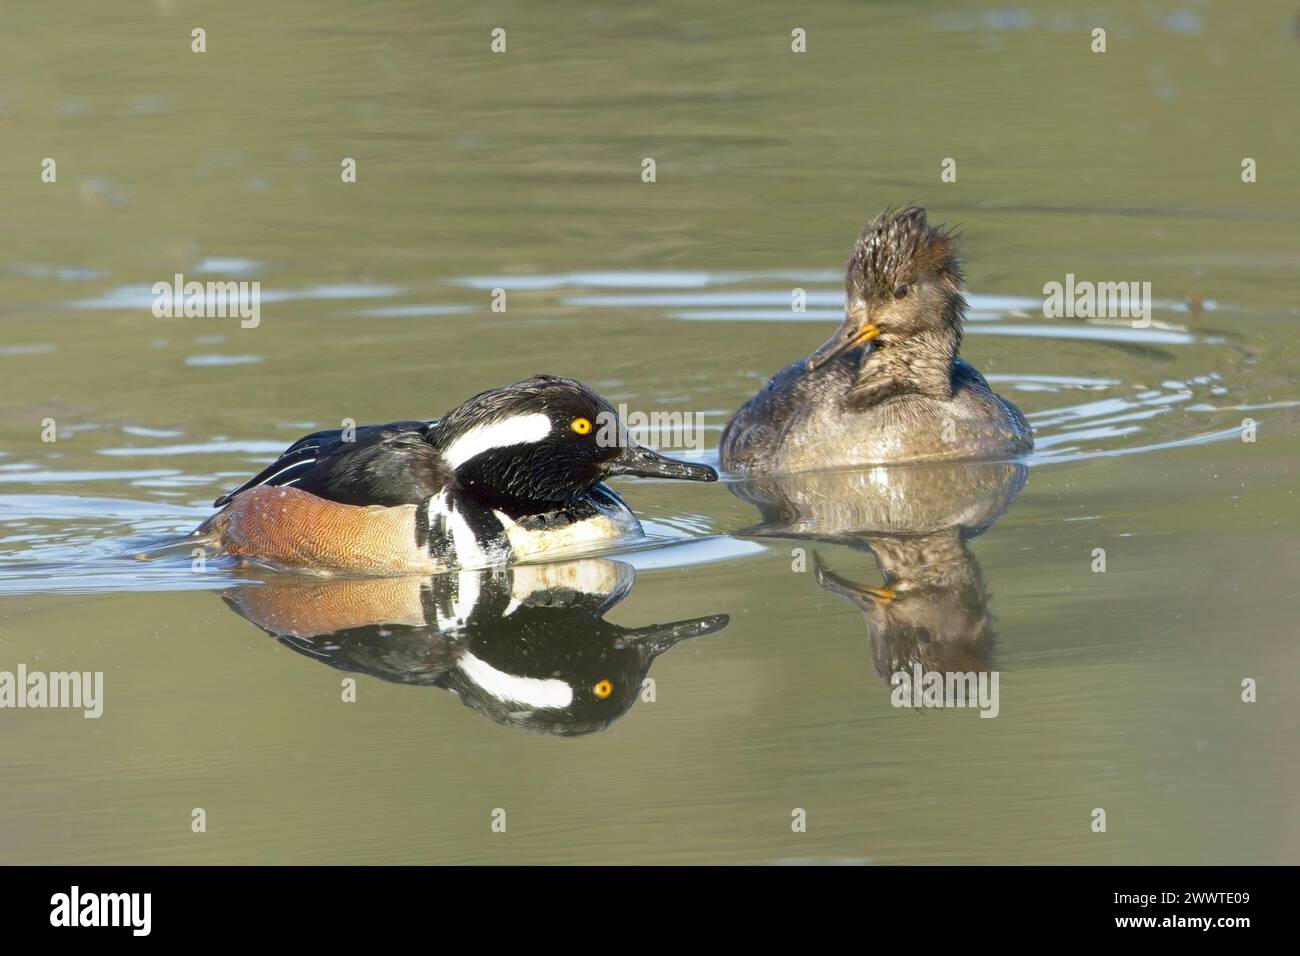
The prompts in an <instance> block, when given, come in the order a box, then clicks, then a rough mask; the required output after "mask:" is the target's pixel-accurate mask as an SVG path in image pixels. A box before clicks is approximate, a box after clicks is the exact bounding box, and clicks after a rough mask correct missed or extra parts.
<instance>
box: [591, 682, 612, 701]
mask: <svg viewBox="0 0 1300 956" xmlns="http://www.w3.org/2000/svg"><path fill="white" fill-rule="evenodd" d="M591 692H592V693H593V694H595V695H596V696H597V697H599V698H600V699H601V700H604V699H605V698H606V697H608V696H609V695H610V694H612V693H614V685H613V684H611V683H610V682H609V681H607V680H603V681H601V682H600V683H598V684H597V685H596V686H595V687H593V688H592V689H591Z"/></svg>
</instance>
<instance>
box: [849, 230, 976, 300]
mask: <svg viewBox="0 0 1300 956" xmlns="http://www.w3.org/2000/svg"><path fill="white" fill-rule="evenodd" d="M957 238H958V236H957V232H956V231H955V230H951V229H947V228H945V227H944V226H931V225H930V224H929V222H927V221H926V217H925V210H924V209H922V208H921V207H919V206H907V207H905V208H903V209H886V210H885V211H884V212H882V213H881V214H880V215H879V216H877V217H876V218H875V220H874V221H872V222H870V223H868V224H867V226H866V228H864V229H863V230H862V233H861V235H859V236H858V241H857V242H856V243H855V244H854V246H853V254H852V255H851V256H850V257H849V264H848V269H847V271H846V274H845V286H846V289H847V291H848V294H849V299H850V301H854V300H856V301H858V302H869V301H872V300H880V299H887V298H889V297H891V296H893V295H894V294H895V290H896V289H898V288H899V286H901V285H904V284H911V283H915V282H916V281H917V280H918V279H919V278H921V277H923V276H928V277H930V278H932V279H940V280H942V281H943V282H944V283H945V284H947V285H948V286H949V287H950V288H951V289H952V291H954V292H957V291H960V289H961V285H962V273H961V264H960V262H959V261H958V259H957Z"/></svg>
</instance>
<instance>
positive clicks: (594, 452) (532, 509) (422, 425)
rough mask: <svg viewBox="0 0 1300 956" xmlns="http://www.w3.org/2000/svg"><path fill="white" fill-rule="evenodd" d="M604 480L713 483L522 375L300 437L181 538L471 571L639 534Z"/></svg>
mask: <svg viewBox="0 0 1300 956" xmlns="http://www.w3.org/2000/svg"><path fill="white" fill-rule="evenodd" d="M612 475H647V476H657V477H662V478H686V479H690V480H692V481H715V480H716V479H717V477H718V476H717V473H716V472H715V471H714V470H713V469H712V468H709V467H708V466H706V465H695V464H688V463H686V462H681V461H675V460H673V459H671V458H665V457H664V456H663V455H659V454H656V453H655V452H653V451H650V450H649V449H648V448H642V447H641V446H640V445H637V444H636V443H635V442H633V441H631V440H630V439H629V437H628V434H627V430H626V428H625V427H624V425H623V424H622V422H620V421H619V419H618V415H617V413H616V412H615V411H614V409H613V408H611V407H610V404H609V403H608V402H607V401H605V399H603V398H601V397H600V395H598V394H597V393H596V392H595V391H593V390H592V389H590V388H588V387H587V386H586V385H583V384H582V383H581V382H575V381H573V380H572V379H566V378H556V377H555V376H551V375H535V376H533V377H532V378H529V379H525V380H524V381H522V382H516V383H515V384H514V385H507V386H505V387H504V388H494V389H490V390H489V391H486V392H482V393H480V394H478V395H475V396H474V397H473V398H471V399H470V400H469V401H467V402H465V404H463V405H461V406H460V407H459V408H456V409H454V410H453V411H451V412H449V413H448V414H447V415H446V417H444V418H442V419H441V420H438V421H433V422H422V421H411V422H394V423H392V424H388V425H369V426H364V427H361V428H356V429H355V430H348V431H345V430H343V429H335V430H333V431H323V432H316V433H315V434H312V435H308V436H306V437H305V438H300V439H299V440H298V441H296V442H294V443H293V444H292V445H290V446H289V448H288V449H287V450H286V451H285V452H284V453H283V454H282V455H281V456H280V457H279V458H278V459H277V460H276V461H275V462H273V463H272V464H271V465H269V466H268V467H267V468H266V469H264V470H263V471H262V472H261V473H260V474H258V475H256V476H254V477H253V478H251V479H250V480H248V481H247V482H245V483H244V484H242V485H240V486H239V487H238V488H236V489H235V490H234V491H231V492H228V493H227V494H224V495H222V496H221V497H220V498H218V499H217V500H216V502H215V503H214V504H215V506H216V507H218V508H223V510H222V511H220V512H218V513H217V514H215V515H213V516H212V517H211V518H209V519H208V520H207V521H205V522H204V523H203V524H202V525H200V527H199V528H198V530H196V531H195V532H194V535H193V537H197V538H201V539H204V540H206V541H209V542H211V543H213V544H215V545H216V546H217V547H218V548H219V549H220V550H221V551H222V552H223V553H225V554H228V555H231V556H234V557H239V558H244V559H246V560H250V561H255V562H259V563H263V564H269V565H273V566H287V567H305V568H314V569H320V570H329V571H357V572H364V573H371V574H384V573H387V574H409V573H422V574H429V573H436V572H440V571H446V570H450V569H454V568H484V567H492V566H496V565H502V564H508V563H510V562H512V561H516V560H523V559H525V558H530V557H535V556H537V555H540V554H543V553H547V552H552V551H558V550H563V549H566V548H574V547H578V546H582V545H586V544H590V543H594V542H599V541H605V540H609V539H612V538H619V537H626V536H629V535H638V534H641V533H642V531H641V524H640V522H639V521H637V519H636V516H635V515H633V514H632V512H631V511H630V510H629V509H628V507H627V505H626V504H624V503H623V500H622V499H621V498H620V497H619V496H618V495H616V494H615V493H614V492H613V491H611V490H610V489H609V488H607V487H606V486H605V485H603V484H602V482H603V481H604V480H605V479H606V478H608V477H610V476H612Z"/></svg>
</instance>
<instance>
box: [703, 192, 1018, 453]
mask: <svg viewBox="0 0 1300 956" xmlns="http://www.w3.org/2000/svg"><path fill="white" fill-rule="evenodd" d="M845 308H846V318H845V319H844V324H843V325H841V326H840V329H839V331H838V332H836V333H835V335H834V336H833V337H832V338H831V339H830V340H829V341H828V342H827V343H826V344H825V345H823V346H822V347H821V348H819V349H818V350H817V351H815V352H813V354H812V355H810V356H809V357H808V358H807V359H804V360H801V361H799V362H795V363H794V364H793V365H791V366H789V367H787V368H786V369H784V370H783V371H781V372H778V373H777V375H776V376H775V377H774V378H773V379H772V380H771V381H770V382H769V383H768V384H767V387H766V388H764V389H763V390H762V391H761V392H759V393H758V394H757V395H755V396H754V397H753V398H751V399H750V400H749V401H748V402H747V403H745V405H743V406H742V407H741V408H740V410H739V411H738V412H736V414H735V415H733V416H732V418H731V421H730V422H728V423H727V427H726V429H725V431H724V432H723V434H722V449H721V451H722V465H723V467H724V468H727V469H729V470H731V471H733V472H739V473H772V472H798V471H809V470H814V469H819V468H830V467H837V466H851V465H863V464H891V463H899V462H915V461H943V460H946V461H957V460H970V459H992V458H1007V457H1011V456H1015V455H1020V454H1024V453H1026V452H1028V451H1030V450H1031V449H1032V448H1033V435H1032V432H1031V431H1030V428H1029V425H1028V423H1027V422H1026V421H1025V418H1024V416H1023V415H1022V414H1021V413H1020V410H1019V409H1018V408H1016V407H1015V406H1014V405H1012V404H1011V403H1010V402H1008V401H1006V400H1005V399H1004V398H1001V397H1000V396H998V395H996V394H994V393H993V391H992V390H991V389H990V388H989V386H988V383H987V382H986V381H985V380H984V376H982V375H980V373H979V372H978V371H976V370H975V369H974V368H973V367H972V366H970V365H968V364H967V363H966V362H964V361H963V360H962V359H961V358H960V357H959V356H958V354H957V351H958V348H959V347H960V346H961V335H962V322H963V320H964V318H965V313H966V300H965V298H964V297H963V296H962V274H961V266H960V264H959V263H958V260H957V254H956V237H955V235H954V234H953V233H952V232H949V231H947V230H945V229H944V228H943V227H940V226H931V225H929V224H928V223H927V222H926V216H925V210H923V209H919V208H916V207H909V208H907V209H901V210H897V211H894V210H887V211H886V212H884V213H882V214H881V215H880V216H879V217H878V218H877V219H876V220H875V221H874V222H872V223H871V224H869V225H868V226H867V227H866V228H865V229H864V230H862V234H861V235H860V236H859V237H858V241H857V244H856V245H855V246H854V248H853V255H852V256H851V257H850V258H849V264H848V270H847V273H846V276H845Z"/></svg>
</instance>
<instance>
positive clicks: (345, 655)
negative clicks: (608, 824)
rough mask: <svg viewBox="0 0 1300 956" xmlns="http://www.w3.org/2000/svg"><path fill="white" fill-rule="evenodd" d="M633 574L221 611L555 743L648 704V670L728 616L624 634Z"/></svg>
mask: <svg viewBox="0 0 1300 956" xmlns="http://www.w3.org/2000/svg"><path fill="white" fill-rule="evenodd" d="M634 580H635V572H634V571H633V570H632V568H631V567H629V566H628V565H626V564H623V563H621V562H616V561H609V560H599V559H587V560H581V561H569V562H563V563H558V564H547V565H524V566H519V567H515V568H511V569H509V570H503V571H500V570H499V571H460V572H457V573H451V574H441V575H435V576H433V577H430V578H418V577H403V578H353V579H332V580H320V579H317V580H307V579H302V578H297V579H290V580H288V581H280V582H276V581H271V582H268V583H266V584H262V585H250V586H244V587H237V588H232V589H231V590H229V591H227V592H226V593H225V595H224V597H225V600H226V602H227V603H228V604H229V605H230V606H231V607H232V608H234V609H235V611H236V612H237V613H239V614H240V615H241V616H243V617H245V618H247V619H248V620H250V621H252V622H253V623H254V624H256V625H257V626H258V627H260V628H262V629H263V630H265V631H266V632H267V633H269V634H271V635H272V636H273V637H276V638H277V639H279V640H280V641H281V642H282V643H284V644H285V645H287V646H289V647H291V648H293V649H294V650H296V651H298V652H300V653H302V654H305V655H307V656H309V657H314V658H316V659H317V660H320V661H323V662H324V663H326V664H329V665H330V666H332V667H335V668H338V669H339V670H343V671H349V672H352V673H360V674H369V675H371V676H373V677H378V678H380V679H382V680H386V681H392V682H394V683H398V684H416V685H421V686H431V687H440V688H442V689H443V690H448V691H451V692H452V693H454V694H455V695H456V696H457V697H459V698H460V700H461V702H462V703H464V704H465V705H467V706H468V707H471V708H473V709H474V710H477V711H478V712H479V713H481V714H484V715H486V716H488V717H491V718H492V719H493V720H495V721H497V722H498V723H503V724H511V725H514V726H518V727H523V728H526V729H529V730H535V731H540V732H544V733H550V734H559V735H563V736H576V735H579V734H587V733H592V732H593V731H597V730H603V729H604V728H605V727H607V726H609V724H610V723H612V722H613V721H614V720H616V719H617V718H619V717H621V716H622V715H623V714H625V713H626V712H627V711H628V710H629V709H630V708H631V707H632V705H633V704H634V703H636V701H637V698H638V697H639V696H641V694H642V693H643V691H644V681H645V678H646V675H647V673H648V672H649V670H650V665H651V664H652V663H653V662H654V660H655V658H656V657H658V656H659V655H660V654H662V653H663V652H664V651H666V650H668V649H669V648H671V647H672V646H673V645H674V644H676V643H678V642H679V641H683V640H686V639H687V638H691V637H699V636H702V635H705V634H713V633H716V632H717V631H720V630H722V628H724V627H725V626H726V625H727V622H728V618H727V616H726V615H725V614H719V615H714V616H712V617H700V618H695V619H692V620H687V621H678V622H675V623H672V624H656V625H651V626H649V627H641V628H625V627H620V626H619V625H617V624H611V623H609V622H608V621H606V620H605V619H604V614H605V613H607V612H608V611H609V610H610V609H611V608H612V607H613V606H614V605H616V604H618V603H619V602H620V601H622V600H623V598H625V597H626V596H627V595H628V593H629V592H630V591H631V589H632V584H633V581H634Z"/></svg>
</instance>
